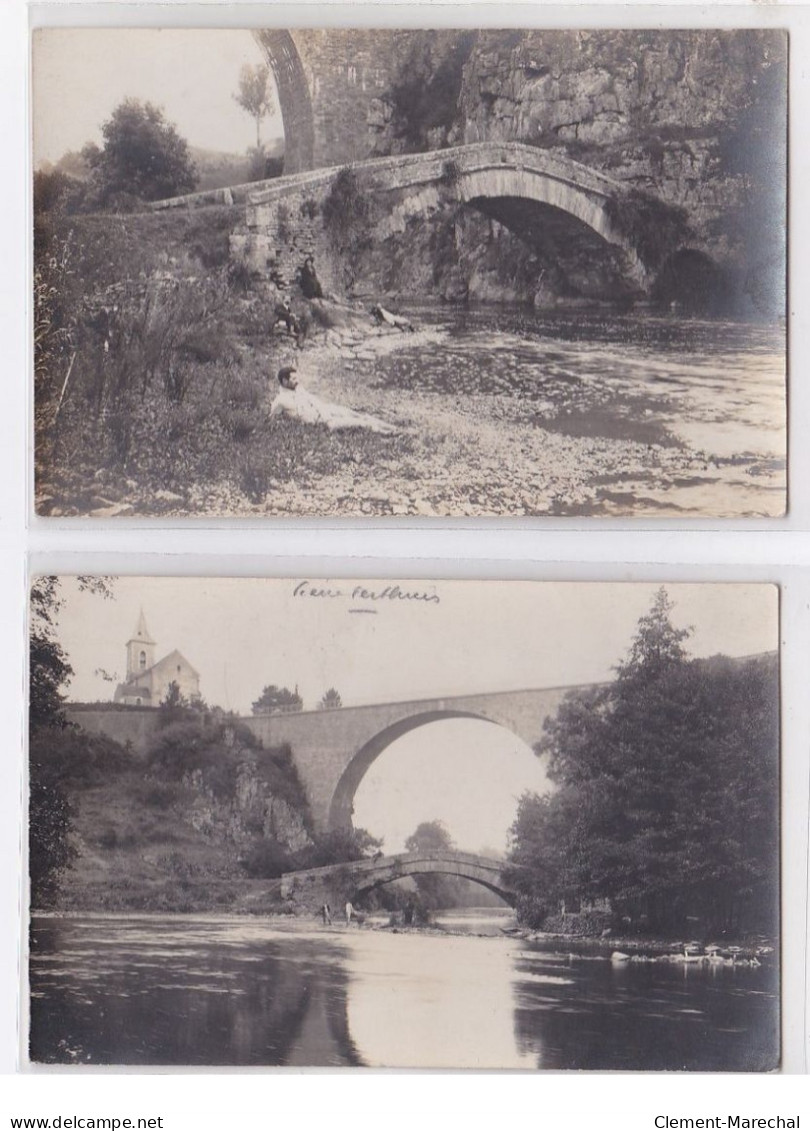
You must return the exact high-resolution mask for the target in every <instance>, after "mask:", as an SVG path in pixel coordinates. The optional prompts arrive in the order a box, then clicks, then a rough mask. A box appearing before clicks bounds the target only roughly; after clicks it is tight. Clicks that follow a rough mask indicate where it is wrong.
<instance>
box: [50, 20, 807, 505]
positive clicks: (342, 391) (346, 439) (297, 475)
mask: <svg viewBox="0 0 810 1131" xmlns="http://www.w3.org/2000/svg"><path fill="white" fill-rule="evenodd" d="M787 60H788V33H787V31H783V30H779V29H774V28H773V27H771V28H760V29H757V28H736V29H729V28H726V29H711V28H702V29H694V30H690V29H688V28H687V29H677V30H676V29H661V28H658V29H651V30H643V29H639V28H635V29H621V28H620V29H595V30H582V29H578V30H574V29H564V28H563V29H559V28H558V29H554V30H549V29H538V28H534V29H530V30H514V29H513V30H497V29H473V28H467V29H461V30H454V29H452V28H449V29H448V28H444V29H440V30H436V29H433V30H430V29H420V30H397V29H392V28H387V29H384V28H359V29H352V28H317V27H315V28H312V27H309V28H296V29H291V30H284V29H281V28H274V27H264V28H254V29H243V30H240V29H239V28H227V29H226V28H216V29H211V28H209V29H203V28H196V29H194V28H181V27H173V28H166V29H159V28H144V27H140V28H135V27H133V28H122V27H106V28H88V27H72V28H71V27H47V28H40V29H38V30H37V31H36V32H35V33H34V35H33V46H32V124H33V141H32V146H33V150H32V154H33V160H32V164H33V198H34V204H33V220H34V272H33V282H34V296H33V304H34V319H33V322H34V325H33V329H34V386H35V390H34V411H33V415H34V433H35V435H34V440H35V458H34V462H35V475H34V479H35V484H34V507H35V511H36V514H37V515H40V516H48V517H52V518H58V519H68V518H76V517H79V518H88V517H93V518H107V519H115V518H119V519H125V518H165V517H170V518H182V517H189V518H194V517H197V518H206V519H210V518H233V517H241V518H257V519H261V518H265V517H271V518H272V517H292V518H295V517H300V516H303V517H309V518H334V517H343V516H345V517H353V518H360V517H368V518H378V519H380V518H382V519H388V520H389V521H394V520H396V519H400V520H401V519H406V520H407V519H417V518H422V517H424V518H431V517H434V518H436V517H438V518H463V517H468V518H480V517H484V516H489V517H508V516H516V517H521V516H523V517H525V516H529V517H540V516H546V517H559V518H565V517H571V518H576V519H582V518H590V517H605V518H623V517H632V518H640V519H651V518H667V519H681V520H688V521H692V520H694V519H701V518H734V519H742V518H748V517H759V518H762V517H766V518H767V517H770V518H775V517H781V516H784V515H785V513H786V507H787V466H786V459H787V427H786V393H787V355H786V257H787V231H786V175H787V174H786V169H787Z"/></svg>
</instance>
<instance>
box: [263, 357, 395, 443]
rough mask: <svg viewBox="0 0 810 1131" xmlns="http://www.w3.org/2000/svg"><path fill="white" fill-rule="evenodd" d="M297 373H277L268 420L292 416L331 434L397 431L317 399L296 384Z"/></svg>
mask: <svg viewBox="0 0 810 1131" xmlns="http://www.w3.org/2000/svg"><path fill="white" fill-rule="evenodd" d="M296 372H297V371H296V367H295V366H294V365H284V366H282V368H281V369H279V371H278V384H279V390H278V393H277V394H276V397H275V399H274V401H273V403H272V405H271V406H270V416H271V417H273V416H291V417H294V418H296V419H297V420H301V421H303V422H304V424H325V425H326V427H327V428H328V429H329V430H330V431H332V432H334V431H338V430H340V429H344V428H366V429H368V431H370V432H377V433H379V434H380V435H382V436H390V435H392V434H393V433H395V432H396V431H397V429H396V428H395V427H394V426H393V424H386V423H385V421H384V420H378V419H377V418H376V416H369V415H368V413H365V412H355V411H354V409H351V408H346V407H345V406H344V405H338V404H332V402H331V401H325V400H323V399H322V398H321V397H316V396H315V394H314V393H310V392H308V391H307V390H306V389H305V388H303V386H301V385H299V384H298V377H297V376H296Z"/></svg>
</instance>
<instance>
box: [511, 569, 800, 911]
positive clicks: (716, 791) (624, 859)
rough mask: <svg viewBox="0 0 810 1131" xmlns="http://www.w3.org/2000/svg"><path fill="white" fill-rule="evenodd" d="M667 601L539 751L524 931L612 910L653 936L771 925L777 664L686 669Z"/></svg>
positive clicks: (526, 827) (517, 834)
mask: <svg viewBox="0 0 810 1131" xmlns="http://www.w3.org/2000/svg"><path fill="white" fill-rule="evenodd" d="M670 611H671V606H670V603H669V601H668V599H667V596H666V593H664V592H663V591H660V592H659V594H658V595H657V597H656V599H655V602H654V604H653V607H652V608H651V610H650V612H649V613H648V614H646V615H645V616H644V617H642V618H641V620H640V621H639V625H638V630H637V633H636V636H635V638H634V640H633V643H632V646H631V648H630V651H629V654H628V657H627V659H626V660H625V661H624V662H623V663H622V664H620V665H619V667H618V668H617V677H616V679H615V681H614V682H613V683H612V684H610V685H608V686H606V687H600V688H595V689H591V690H588V691H586V692H579V693H573V694H572V695H569V696H568V697H567V698H566V700H565V701H564V702H563V703H562V705H561V706H560V708H559V710H558V712H557V714H556V716H555V717H554V718H552V719H549V720H547V722H546V724H545V728H544V729H545V734H544V737H543V740H542V742H541V743H540V744H539V747H538V753H542V754H546V755H547V756H548V758H549V776H550V777H551V778H552V780H553V781H554V782H555V783H556V785H557V790H556V792H555V793H554V794H553V795H552V796H550V797H543V798H539V797H536V796H531V795H529V796H525V797H524V798H523V799H522V800H521V802H520V805H519V808H518V815H517V819H516V821H515V823H514V825H513V827H512V853H511V861H512V864H513V865H516V866H517V867H515V868H514V870H513V873H512V879H513V881H514V882H515V883H516V885H517V886H518V888H519V890H520V893H521V905H520V906H521V912H522V914H523V915H524V917H525V918H528V919H532V920H534V921H536V922H541V921H542V919H543V917H544V916H545V915H546V914H548V913H549V911H551V910H553V909H555V908H556V906H558V905H559V903H560V902H561V901H565V902H566V903H567V904H569V906H570V905H576V904H577V902H578V901H579V900H582V899H584V900H594V899H608V900H610V902H611V905H612V906H613V908H614V910H615V911H616V912H617V913H618V914H622V915H625V916H629V917H630V918H631V919H632V920H633V921H634V922H635V923H636V924H637V925H639V926H648V927H649V928H650V929H657V930H668V929H672V930H676V929H680V928H682V927H683V925H684V923H685V920H686V916H687V915H693V916H699V917H700V918H701V919H702V921H703V922H704V924H705V926H706V929H712V930H721V929H727V930H732V929H737V930H739V929H742V928H743V927H745V926H750V925H752V924H754V923H757V924H760V925H763V924H767V925H768V926H770V927H773V924H774V922H775V920H774V906H773V899H772V897H773V892H774V891H775V889H776V887H777V884H776V865H777V860H778V851H777V847H778V813H777V807H776V800H777V797H778V693H777V673H776V665H775V662H774V661H773V660H770V659H768V658H760V659H754V660H748V661H733V660H729V659H727V658H725V657H715V658H714V659H712V660H690V659H688V658H687V656H686V654H685V652H684V650H683V647H682V641H683V640H684V639H685V637H686V635H687V632H688V630H684V629H676V628H675V627H674V626H673V625H672V623H671V620H670V615H669V614H670Z"/></svg>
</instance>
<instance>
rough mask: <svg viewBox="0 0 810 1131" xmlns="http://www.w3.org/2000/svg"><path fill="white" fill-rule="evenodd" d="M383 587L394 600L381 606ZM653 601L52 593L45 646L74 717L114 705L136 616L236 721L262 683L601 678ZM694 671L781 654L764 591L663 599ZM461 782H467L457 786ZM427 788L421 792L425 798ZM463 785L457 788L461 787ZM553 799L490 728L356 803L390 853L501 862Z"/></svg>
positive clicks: (511, 590) (376, 685)
mask: <svg viewBox="0 0 810 1131" xmlns="http://www.w3.org/2000/svg"><path fill="white" fill-rule="evenodd" d="M394 586H397V587H398V590H399V592H400V593H408V594H413V595H414V599H403V598H402V597H399V596H396V595H394V596H393V597H392V596H390V595H389V596H385V595H383V594H384V592H385V590H386V589H387V590H388V593H389V594H390V593H391V592H392V588H393V587H394ZM657 588H658V586H657V585H650V584H630V583H626V584H621V583H609V584H605V583H603V584H596V583H586V582H577V583H567V584H561V583H556V582H555V583H543V582H520V581H507V582H496V581H493V582H475V581H471V582H467V581H455V582H453V581H440V582H429V581H424V580H422V581H412V582H408V581H383V582H371V581H367V580H366V581H362V582H354V581H346V580H345V579H336V580H332V581H323V580H316V579H306V578H294V579H289V580H267V579H244V578H230V579H227V578H226V579H205V578H192V577H189V578H166V577H163V578H160V577H141V578H134V577H120V578H117V579H116V580H115V581H114V584H113V592H114V597H113V598H112V599H110V600H104V599H103V598H101V597H99V596H96V595H93V594H88V593H82V592H80V591H79V589H78V585H77V583H76V582H75V580H74V579H72V578H63V579H62V582H61V590H62V595H63V597H64V600H65V603H64V606H63V608H62V611H61V614H60V618H59V639H60V642H61V643H62V645H63V647H64V648H65V650H66V652H67V654H68V656H69V658H70V662H71V665H72V666H73V669H74V672H75V674H74V677H73V681H72V683H71V686H70V689H69V697H70V698H71V699H72V700H74V701H88V700H89V701H93V700H97V699H112V696H113V693H114V690H115V684H116V682H117V681H118V680H119V679H121V678H122V677H123V675H124V671H125V645H126V641H127V640H128V639H129V637H130V636H131V634H132V633H133V631H134V628H135V625H136V622H137V620H138V616H139V613H140V610H141V609H143V611H144V615H145V616H146V621H147V625H148V627H149V630H150V632H151V634H152V637H153V638H154V640H155V641H156V643H157V648H156V653H155V654H156V657H157V658H160V657H161V656H163V655H166V654H167V653H168V652H170V651H171V650H172V649H174V648H177V649H179V650H180V651H181V652H182V653H183V655H184V656H185V657H186V658H187V659H188V660H189V661H190V662H191V664H193V666H194V667H195V668H196V669H197V670H198V671H199V673H200V677H201V680H200V690H201V693H202V695H203V696H204V698H205V699H206V701H207V702H208V703H210V704H212V705H213V704H216V705H220V706H222V707H225V708H228V709H231V710H234V711H237V712H239V713H242V714H248V713H249V712H250V706H251V703H252V701H253V700H254V699H256V698H258V696H259V694H260V693H261V690H262V688H263V687H264V686H265V685H266V684H270V683H275V684H279V685H285V686H288V687H294V686H296V685H297V687H298V689H299V692H300V694H301V695H302V697H303V699H304V707H305V709H313V708H315V707H316V705H317V703H318V700H319V699H320V698H321V696H322V695H323V693H324V691H326V690H327V688H329V687H336V688H337V689H338V691H339V692H340V694H341V697H342V700H343V704H344V706H351V705H354V704H360V703H375V702H376V703H380V702H391V701H397V700H403V699H412V698H427V697H436V696H442V695H453V694H472V693H475V692H484V691H506V690H514V689H519V688H542V687H559V686H564V685H571V684H581V683H591V682H596V681H601V680H606V679H610V678H611V676H612V669H613V668H614V666H615V665H616V664H617V663H619V662H621V660H622V659H623V658H624V657H625V655H626V654H627V650H628V648H629V646H630V643H631V641H632V638H633V635H634V632H635V627H636V624H637V622H638V618H639V617H640V616H641V615H643V614H644V613H645V612H646V611H647V610H648V609H649V607H650V605H651V603H652V600H653V598H654V596H655V593H656V590H657ZM667 591H668V593H669V595H670V597H671V599H672V600H673V601H674V603H675V607H674V610H673V614H672V619H673V622H674V623H675V624H676V625H677V626H678V627H687V626H690V625H691V626H693V627H694V632H693V634H692V636H691V638H690V640H689V642H688V648H689V651H690V653H691V654H692V655H696V656H706V655H714V654H716V653H718V652H721V653H724V654H727V655H731V656H735V655H737V656H740V655H749V654H752V653H756V652H763V651H771V650H774V649H776V648H777V646H778V613H777V609H778V597H777V590H776V588H775V587H773V586H769V585H741V584H729V585H708V584H702V585H696V584H691V585H668V586H667ZM471 770H472V771H473V772H470V771H471ZM426 782H427V783H429V787H428V788H426V787H425V783H426ZM462 782H463V783H464V785H463V787H462V786H461V785H460V783H462ZM548 788H549V786H548V782H547V780H546V777H545V773H544V770H543V767H542V764H541V763H540V762H539V761H538V760H537V758H536V757H535V756H534V755H533V753H532V752H531V750H530V749H529V748H528V746H526V745H525V743H523V742H522V741H521V740H519V739H517V738H516V737H515V736H514V735H513V734H511V733H510V732H508V731H506V730H504V729H503V728H501V727H498V726H495V725H494V724H490V723H485V722H478V721H475V720H453V721H449V720H445V721H442V722H436V723H433V724H430V725H429V726H425V727H420V728H418V729H416V730H414V731H411V732H410V733H409V734H408V735H405V736H404V737H403V738H401V739H399V740H398V742H397V743H396V744H392V745H391V746H389V747H388V748H387V750H386V751H384V752H383V754H382V755H381V756H380V757H379V758H378V759H377V761H376V762H375V763H374V764H373V765H372V767H371V769H370V770H369V772H368V773H367V775H366V777H365V778H364V779H363V781H362V783H361V785H360V787H359V789H358V792H357V795H356V797H355V824H356V825H359V826H360V827H364V828H367V829H369V831H370V832H372V833H374V834H375V835H377V836H383V837H384V841H385V849H386V851H389V852H391V851H393V852H395V851H400V850H401V849H402V847H403V845H404V841H405V839H406V838H407V836H409V835H410V834H411V833H412V832H413V830H414V829H415V828H416V826H417V824H419V823H420V821H423V820H435V819H440V820H443V821H444V823H445V825H446V826H447V828H448V831H449V832H450V834H451V836H452V837H453V839H454V841H455V842H456V844H457V846H458V847H459V848H463V849H467V850H469V851H480V850H481V849H483V848H492V849H495V850H497V851H502V850H503V849H504V848H505V846H506V838H507V831H508V828H509V825H510V824H511V822H512V820H513V819H514V815H515V809H516V805H517V799H518V798H519V797H520V795H521V794H522V793H523V792H524V791H525V790H527V789H529V790H532V791H534V792H539V793H542V792H544V791H546V790H547V789H548Z"/></svg>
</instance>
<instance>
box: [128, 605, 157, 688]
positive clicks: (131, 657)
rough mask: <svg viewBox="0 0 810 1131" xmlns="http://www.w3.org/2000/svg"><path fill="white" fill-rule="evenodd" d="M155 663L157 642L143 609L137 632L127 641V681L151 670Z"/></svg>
mask: <svg viewBox="0 0 810 1131" xmlns="http://www.w3.org/2000/svg"><path fill="white" fill-rule="evenodd" d="M154 662H155V641H154V640H153V639H152V637H151V636H150V635H149V629H148V628H147V627H146V617H145V616H144V612H143V609H141V611H140V615H139V617H138V623H137V624H136V625H135V632H134V633H133V634H132V636H130V638H129V640H128V641H127V681H129V680H131V679H135V678H136V677H137V676H138V675H140V674H141V672H145V671H146V670H147V669H148V668H151V667H152V665H153V664H154Z"/></svg>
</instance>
